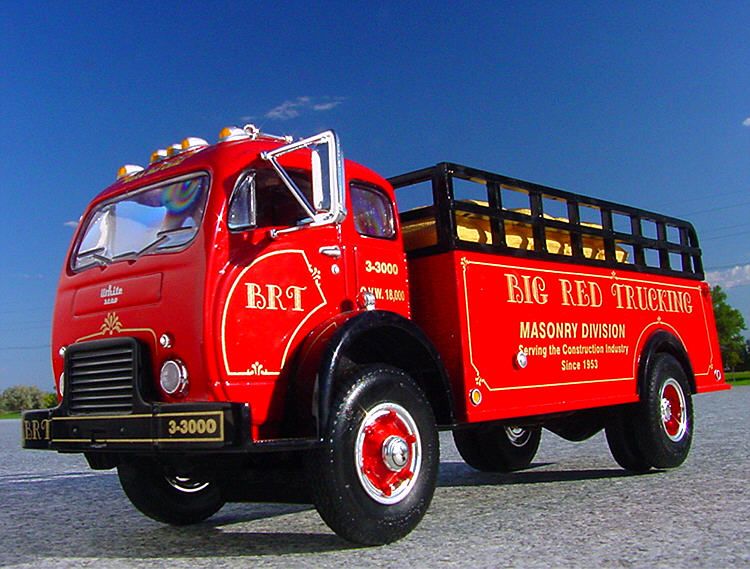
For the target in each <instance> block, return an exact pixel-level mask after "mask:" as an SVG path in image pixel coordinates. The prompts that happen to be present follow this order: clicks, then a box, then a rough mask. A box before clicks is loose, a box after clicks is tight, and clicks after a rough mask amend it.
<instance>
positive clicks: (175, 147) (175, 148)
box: [167, 144, 182, 156]
mask: <svg viewBox="0 0 750 569" xmlns="http://www.w3.org/2000/svg"><path fill="white" fill-rule="evenodd" d="M180 152H182V145H180V144H170V145H169V146H167V156H176V155H178V154H179V153H180Z"/></svg>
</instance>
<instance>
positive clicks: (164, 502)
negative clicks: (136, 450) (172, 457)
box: [117, 458, 224, 526]
mask: <svg viewBox="0 0 750 569" xmlns="http://www.w3.org/2000/svg"><path fill="white" fill-rule="evenodd" d="M117 474H118V476H119V478H120V485H121V486H122V489H123V490H124V491H125V495H126V496H127V497H128V499H129V500H130V501H131V502H132V504H133V505H134V506H135V507H136V508H137V509H138V510H139V511H140V512H141V513H143V514H145V515H146V516H148V517H149V518H152V519H154V520H156V521H159V522H164V523H167V524H172V525H176V526H184V525H190V524H195V523H198V522H202V521H203V520H205V519H207V518H210V517H211V516H213V515H214V514H215V513H216V512H218V511H219V510H220V509H221V507H222V506H223V505H224V499H223V498H222V495H221V491H220V489H219V487H218V485H217V484H216V483H214V482H199V481H195V480H191V479H188V478H181V477H178V476H173V475H170V474H168V472H167V471H166V470H165V469H164V467H163V466H162V465H160V464H158V463H157V462H155V461H153V460H151V459H146V458H142V459H136V460H132V461H129V462H125V463H122V464H120V465H119V466H118V467H117Z"/></svg>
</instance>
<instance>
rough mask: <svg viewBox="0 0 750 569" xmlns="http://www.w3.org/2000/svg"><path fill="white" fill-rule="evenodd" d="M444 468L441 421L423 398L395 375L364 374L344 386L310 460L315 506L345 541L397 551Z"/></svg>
mask: <svg viewBox="0 0 750 569" xmlns="http://www.w3.org/2000/svg"><path fill="white" fill-rule="evenodd" d="M439 462H440V444H439V440H438V435H437V428H436V426H435V417H434V415H433V413H432V408H431V407H430V404H429V402H428V401H427V398H426V397H425V395H424V393H423V392H422V390H421V389H420V388H419V387H418V386H417V385H416V383H414V381H413V380H412V379H411V378H410V377H409V376H408V375H406V374H405V373H404V372H402V371H401V370H398V369H396V368H393V367H390V366H386V365H372V366H367V367H362V368H359V369H358V370H356V371H355V372H354V373H353V374H352V375H351V376H350V377H349V378H348V379H347V380H345V381H343V382H342V383H341V384H340V385H339V386H338V388H337V391H336V392H335V394H334V400H333V404H332V407H331V421H330V424H329V425H328V427H327V430H326V432H325V436H324V442H323V445H322V447H321V448H320V449H319V450H317V451H315V452H314V453H312V454H311V455H310V465H309V467H310V468H309V470H310V474H311V477H312V479H311V483H312V492H313V502H314V503H315V507H316V508H317V510H318V512H319V513H320V516H321V517H322V518H323V520H324V521H325V522H326V524H328V526H329V527H330V528H331V529H332V530H333V531H335V532H336V533H337V534H338V535H339V536H341V537H343V538H344V539H347V540H349V541H351V542H354V543H359V544H362V545H381V544H384V543H390V542H392V541H395V540H397V539H400V538H402V537H404V536H405V535H407V534H408V533H409V532H410V531H411V530H412V529H414V528H415V527H416V525H417V524H418V523H419V521H420V520H421V519H422V517H423V516H424V514H425V512H426V511H427V508H428V507H429V505H430V501H431V500H432V495H433V493H434V491H435V484H436V482H437V470H438V464H439ZM389 477H391V478H390V480H393V486H390V485H389V483H388V481H389ZM399 478H401V480H399Z"/></svg>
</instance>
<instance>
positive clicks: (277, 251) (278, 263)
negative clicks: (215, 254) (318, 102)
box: [219, 147, 346, 423]
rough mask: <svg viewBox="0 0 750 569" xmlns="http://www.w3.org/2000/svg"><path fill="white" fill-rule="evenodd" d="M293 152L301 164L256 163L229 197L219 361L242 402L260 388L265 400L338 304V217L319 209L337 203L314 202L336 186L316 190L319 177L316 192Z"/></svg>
mask: <svg viewBox="0 0 750 569" xmlns="http://www.w3.org/2000/svg"><path fill="white" fill-rule="evenodd" d="M284 148H286V147H281V149H284ZM300 152H301V153H302V157H303V158H304V157H305V156H306V162H305V160H304V159H301V158H300V156H299V155H297V156H292V157H288V158H289V159H288V160H286V161H285V166H284V167H283V169H282V167H281V166H279V165H278V163H276V164H274V167H273V168H272V167H271V164H269V163H268V161H266V160H260V161H256V162H255V163H254V164H253V166H254V167H252V168H249V169H248V170H246V171H245V172H243V174H241V175H240V177H239V178H238V180H237V183H236V184H235V187H234V190H233V192H232V197H231V199H230V204H229V214H228V226H229V231H230V251H229V263H228V265H227V267H225V269H224V273H225V275H224V276H223V277H222V278H223V279H224V285H223V287H222V292H221V293H220V296H221V297H222V299H221V300H220V303H221V307H220V313H221V322H220V324H219V328H220V336H221V346H220V354H219V359H220V368H221V369H222V372H223V373H222V375H223V376H224V377H225V380H224V385H225V389H226V391H227V392H228V394H229V392H233V395H230V397H231V398H232V399H237V398H239V399H238V400H248V398H247V396H248V392H247V391H246V390H247V389H251V388H252V389H253V390H254V391H257V390H259V389H263V387H262V385H263V384H265V385H266V387H265V389H267V390H268V391H269V397H270V392H271V391H275V390H276V388H277V386H275V385H274V384H275V383H276V380H277V379H278V378H279V377H283V376H284V374H285V371H286V370H287V369H288V367H289V366H288V364H289V363H290V362H291V361H292V359H293V357H294V355H295V353H296V349H297V348H298V346H299V345H300V342H301V341H302V339H304V337H305V336H306V335H307V334H308V333H309V332H310V331H311V330H312V329H313V328H315V327H316V326H317V325H318V324H320V323H321V322H323V321H325V320H327V319H329V318H330V317H332V316H334V315H335V314H337V313H339V312H340V311H341V310H342V307H343V306H344V305H345V303H344V300H345V296H346V284H345V279H344V274H345V272H344V271H343V268H342V266H341V264H342V262H341V261H342V260H341V257H342V247H341V236H340V231H339V225H338V220H339V218H340V216H339V215H338V214H336V213H335V212H332V211H331V209H332V208H331V207H330V205H328V206H326V204H330V203H331V201H334V202H336V200H331V199H330V196H329V197H328V201H327V202H326V204H323V205H321V203H322V202H324V201H326V198H325V196H324V198H320V196H321V194H325V193H326V192H329V193H330V192H333V191H340V189H341V188H339V187H337V186H336V185H335V184H330V183H329V184H328V185H325V184H324V185H323V189H322V190H321V186H320V176H319V177H318V181H317V187H316V182H315V181H314V180H315V176H316V173H315V170H316V167H315V165H314V164H312V168H311V161H310V160H311V159H310V152H309V151H305V150H304V149H303V150H302V151H300ZM305 152H306V154H305ZM277 166H278V168H277ZM319 167H320V165H319V164H318V168H319ZM284 177H285V179H284ZM316 195H317V199H316V197H315V196H316ZM315 203H318V205H317V206H315V205H313V204H315ZM334 206H335V203H334ZM324 207H327V209H324ZM342 209H343V206H342ZM253 397H254V398H255V400H256V401H257V400H258V397H257V394H256V395H253ZM274 399H275V400H277V399H278V400H280V399H281V398H279V397H274ZM257 409H258V408H257V407H256V410H257ZM277 411H278V410H277ZM269 412H271V413H273V412H274V410H273V409H271V410H269ZM253 422H254V423H256V422H263V418H261V417H258V416H253Z"/></svg>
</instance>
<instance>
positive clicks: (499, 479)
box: [0, 387, 750, 569]
mask: <svg viewBox="0 0 750 569" xmlns="http://www.w3.org/2000/svg"><path fill="white" fill-rule="evenodd" d="M695 407H696V409H695V414H696V427H695V438H694V441H693V449H692V451H691V454H690V456H689V458H688V460H687V462H686V463H685V464H684V465H683V466H682V467H680V468H678V469H675V470H671V471H658V472H651V473H648V474H644V475H629V474H627V473H625V472H624V471H623V470H621V469H620V468H619V467H618V466H617V465H616V463H615V462H614V460H613V459H612V458H611V457H610V455H609V451H608V449H607V446H606V442H605V440H604V436H603V435H602V434H599V435H597V436H595V437H593V438H592V439H590V440H588V441H586V442H583V443H570V442H567V441H564V440H562V439H560V438H558V437H556V436H555V435H553V434H552V433H549V432H547V431H545V432H544V435H543V437H542V445H541V449H540V452H539V454H538V455H537V458H536V460H535V461H534V464H533V465H532V467H531V468H530V469H528V470H525V471H523V472H518V473H515V474H508V475H501V474H485V473H480V472H477V471H475V470H472V469H471V468H470V467H468V466H466V465H465V464H464V463H463V462H462V461H461V458H460V457H459V456H458V454H457V452H456V449H455V447H454V446H453V443H452V439H451V436H450V434H446V433H444V434H442V435H441V442H442V444H441V451H442V458H441V470H440V479H439V485H438V489H437V491H436V493H435V498H434V499H433V502H432V506H431V507H430V509H429V511H428V512H427V515H426V516H425V518H424V520H423V521H422V523H421V524H420V525H419V526H418V527H417V529H416V530H415V531H414V532H413V533H412V534H410V535H409V536H408V537H407V538H406V539H403V540H401V541H399V542H397V543H394V544H391V545H387V546H382V547H371V548H363V547H355V546H352V545H351V544H349V543H347V542H345V541H343V540H341V539H339V538H338V537H337V536H336V535H334V534H333V533H332V532H331V531H330V530H329V529H328V528H327V527H326V526H325V524H324V523H323V522H322V521H321V520H320V518H319V517H318V515H317V513H316V512H315V510H314V509H313V508H312V507H311V506H306V505H276V504H260V505H258V504H230V505H227V506H225V507H224V508H223V509H222V510H221V511H220V512H219V513H218V514H216V515H215V516H214V517H213V518H211V519H210V520H208V521H207V522H204V523H202V524H199V525H197V526H192V527H189V528H172V527H169V526H165V525H162V524H159V523H157V522H154V521H151V520H149V519H147V518H145V517H143V516H142V515H141V514H139V513H138V512H137V511H135V509H134V508H133V507H132V506H131V505H130V503H129V502H128V500H127V499H126V498H125V496H124V494H123V493H122V491H121V489H120V486H119V483H118V480H117V476H116V474H115V473H114V471H105V472H95V471H92V470H89V469H88V467H87V465H86V462H85V460H84V459H83V457H82V456H78V455H59V454H56V453H50V452H40V451H26V450H22V449H21V448H20V446H19V441H20V422H19V421H13V420H6V421H0V456H1V457H2V461H0V566H2V567H33V568H35V569H39V568H46V567H86V566H96V567H100V566H101V567H191V568H192V567H210V568H212V569H218V568H222V567H253V568H254V567H347V568H349V567H379V568H381V567H394V568H396V567H397V568H399V569H403V568H404V567H408V568H410V569H411V568H418V567H431V568H435V567H466V568H469V567H471V568H475V567H550V566H552V567H649V568H651V567H730V566H731V567H750V525H749V522H750V490H749V487H750V483H749V482H750V472H749V470H748V467H750V433H749V432H748V426H749V424H748V418H749V417H750V387H739V388H735V389H733V390H732V391H730V392H722V393H716V394H708V395H700V396H697V397H696V398H695Z"/></svg>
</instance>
